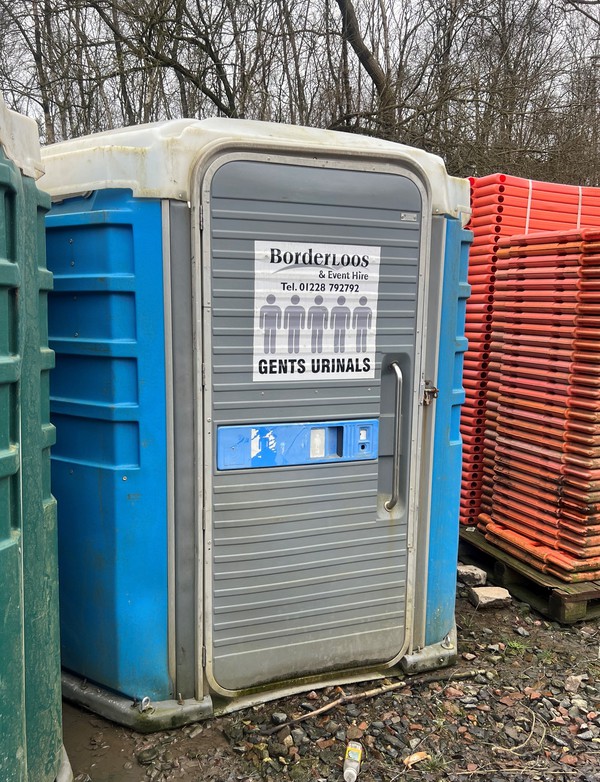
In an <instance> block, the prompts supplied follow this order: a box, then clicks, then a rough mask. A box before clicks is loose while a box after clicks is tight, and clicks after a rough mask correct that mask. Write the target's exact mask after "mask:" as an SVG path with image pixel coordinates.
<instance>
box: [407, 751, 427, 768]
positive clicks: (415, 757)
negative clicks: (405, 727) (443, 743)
mask: <svg viewBox="0 0 600 782" xmlns="http://www.w3.org/2000/svg"><path fill="white" fill-rule="evenodd" d="M422 760H431V755H429V754H427V752H414V753H413V754H412V755H409V756H408V757H407V758H404V760H403V761H402V762H403V763H404V765H405V766H406V768H412V767H413V766H414V765H415V763H420V762H421V761H422Z"/></svg>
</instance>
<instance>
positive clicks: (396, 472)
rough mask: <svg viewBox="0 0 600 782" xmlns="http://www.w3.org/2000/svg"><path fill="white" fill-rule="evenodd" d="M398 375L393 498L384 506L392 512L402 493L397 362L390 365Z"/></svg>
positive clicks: (398, 384)
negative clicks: (400, 492)
mask: <svg viewBox="0 0 600 782" xmlns="http://www.w3.org/2000/svg"><path fill="white" fill-rule="evenodd" d="M390 369H391V370H392V371H393V372H394V374H395V375H396V405H395V413H394V424H395V426H394V461H393V463H392V496H391V497H390V498H389V500H388V501H387V502H386V503H385V504H384V507H385V509H386V510H392V508H393V507H395V506H396V505H397V504H398V499H399V491H400V441H401V439H402V428H401V423H402V380H403V378H402V370H401V369H400V364H398V362H397V361H393V362H392V363H391V364H390Z"/></svg>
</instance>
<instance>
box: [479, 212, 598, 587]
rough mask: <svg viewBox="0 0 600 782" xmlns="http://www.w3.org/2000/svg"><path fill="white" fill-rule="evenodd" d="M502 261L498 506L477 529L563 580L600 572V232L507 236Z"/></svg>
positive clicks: (494, 362) (494, 402)
mask: <svg viewBox="0 0 600 782" xmlns="http://www.w3.org/2000/svg"><path fill="white" fill-rule="evenodd" d="M599 221H600V220H599ZM496 265H497V272H496V292H495V311H494V320H493V324H494V325H493V332H492V334H493V339H492V343H491V345H492V348H491V355H490V362H489V377H488V417H489V422H490V423H489V433H490V440H493V446H494V455H493V458H491V457H489V459H488V465H489V468H490V475H491V478H492V492H491V511H490V512H489V513H482V514H481V516H480V527H481V529H482V530H483V531H484V532H485V534H486V537H487V538H488V539H489V540H490V541H491V542H493V543H495V544H496V545H498V546H499V547H501V548H503V549H506V550H508V551H510V552H511V553H512V554H513V555H514V556H516V557H518V558H520V559H522V560H525V561H527V562H529V563H530V564H531V565H533V566H534V567H536V568H538V569H540V570H542V571H544V572H547V573H550V574H552V575H554V576H556V577H558V578H560V579H562V580H564V581H584V580H589V579H596V578H599V577H600V353H599V351H598V326H600V228H598V229H584V230H581V231H562V232H552V233H546V234H532V235H529V236H515V237H513V238H512V239H510V240H508V241H507V240H503V241H501V242H499V249H498V252H497V264H496ZM492 434H493V436H492Z"/></svg>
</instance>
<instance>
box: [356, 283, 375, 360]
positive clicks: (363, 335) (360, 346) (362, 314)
mask: <svg viewBox="0 0 600 782" xmlns="http://www.w3.org/2000/svg"><path fill="white" fill-rule="evenodd" d="M358 303H359V305H360V306H359V307H355V308H354V312H353V313H352V328H353V329H356V352H357V353H366V351H367V335H368V332H369V329H370V328H371V324H372V323H373V311H372V310H371V308H370V307H367V306H366V304H367V297H366V296H361V297H360V299H359V300H358Z"/></svg>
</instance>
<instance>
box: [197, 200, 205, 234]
mask: <svg viewBox="0 0 600 782" xmlns="http://www.w3.org/2000/svg"><path fill="white" fill-rule="evenodd" d="M198 223H199V224H200V230H201V231H203V230H204V207H203V206H199V207H198Z"/></svg>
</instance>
